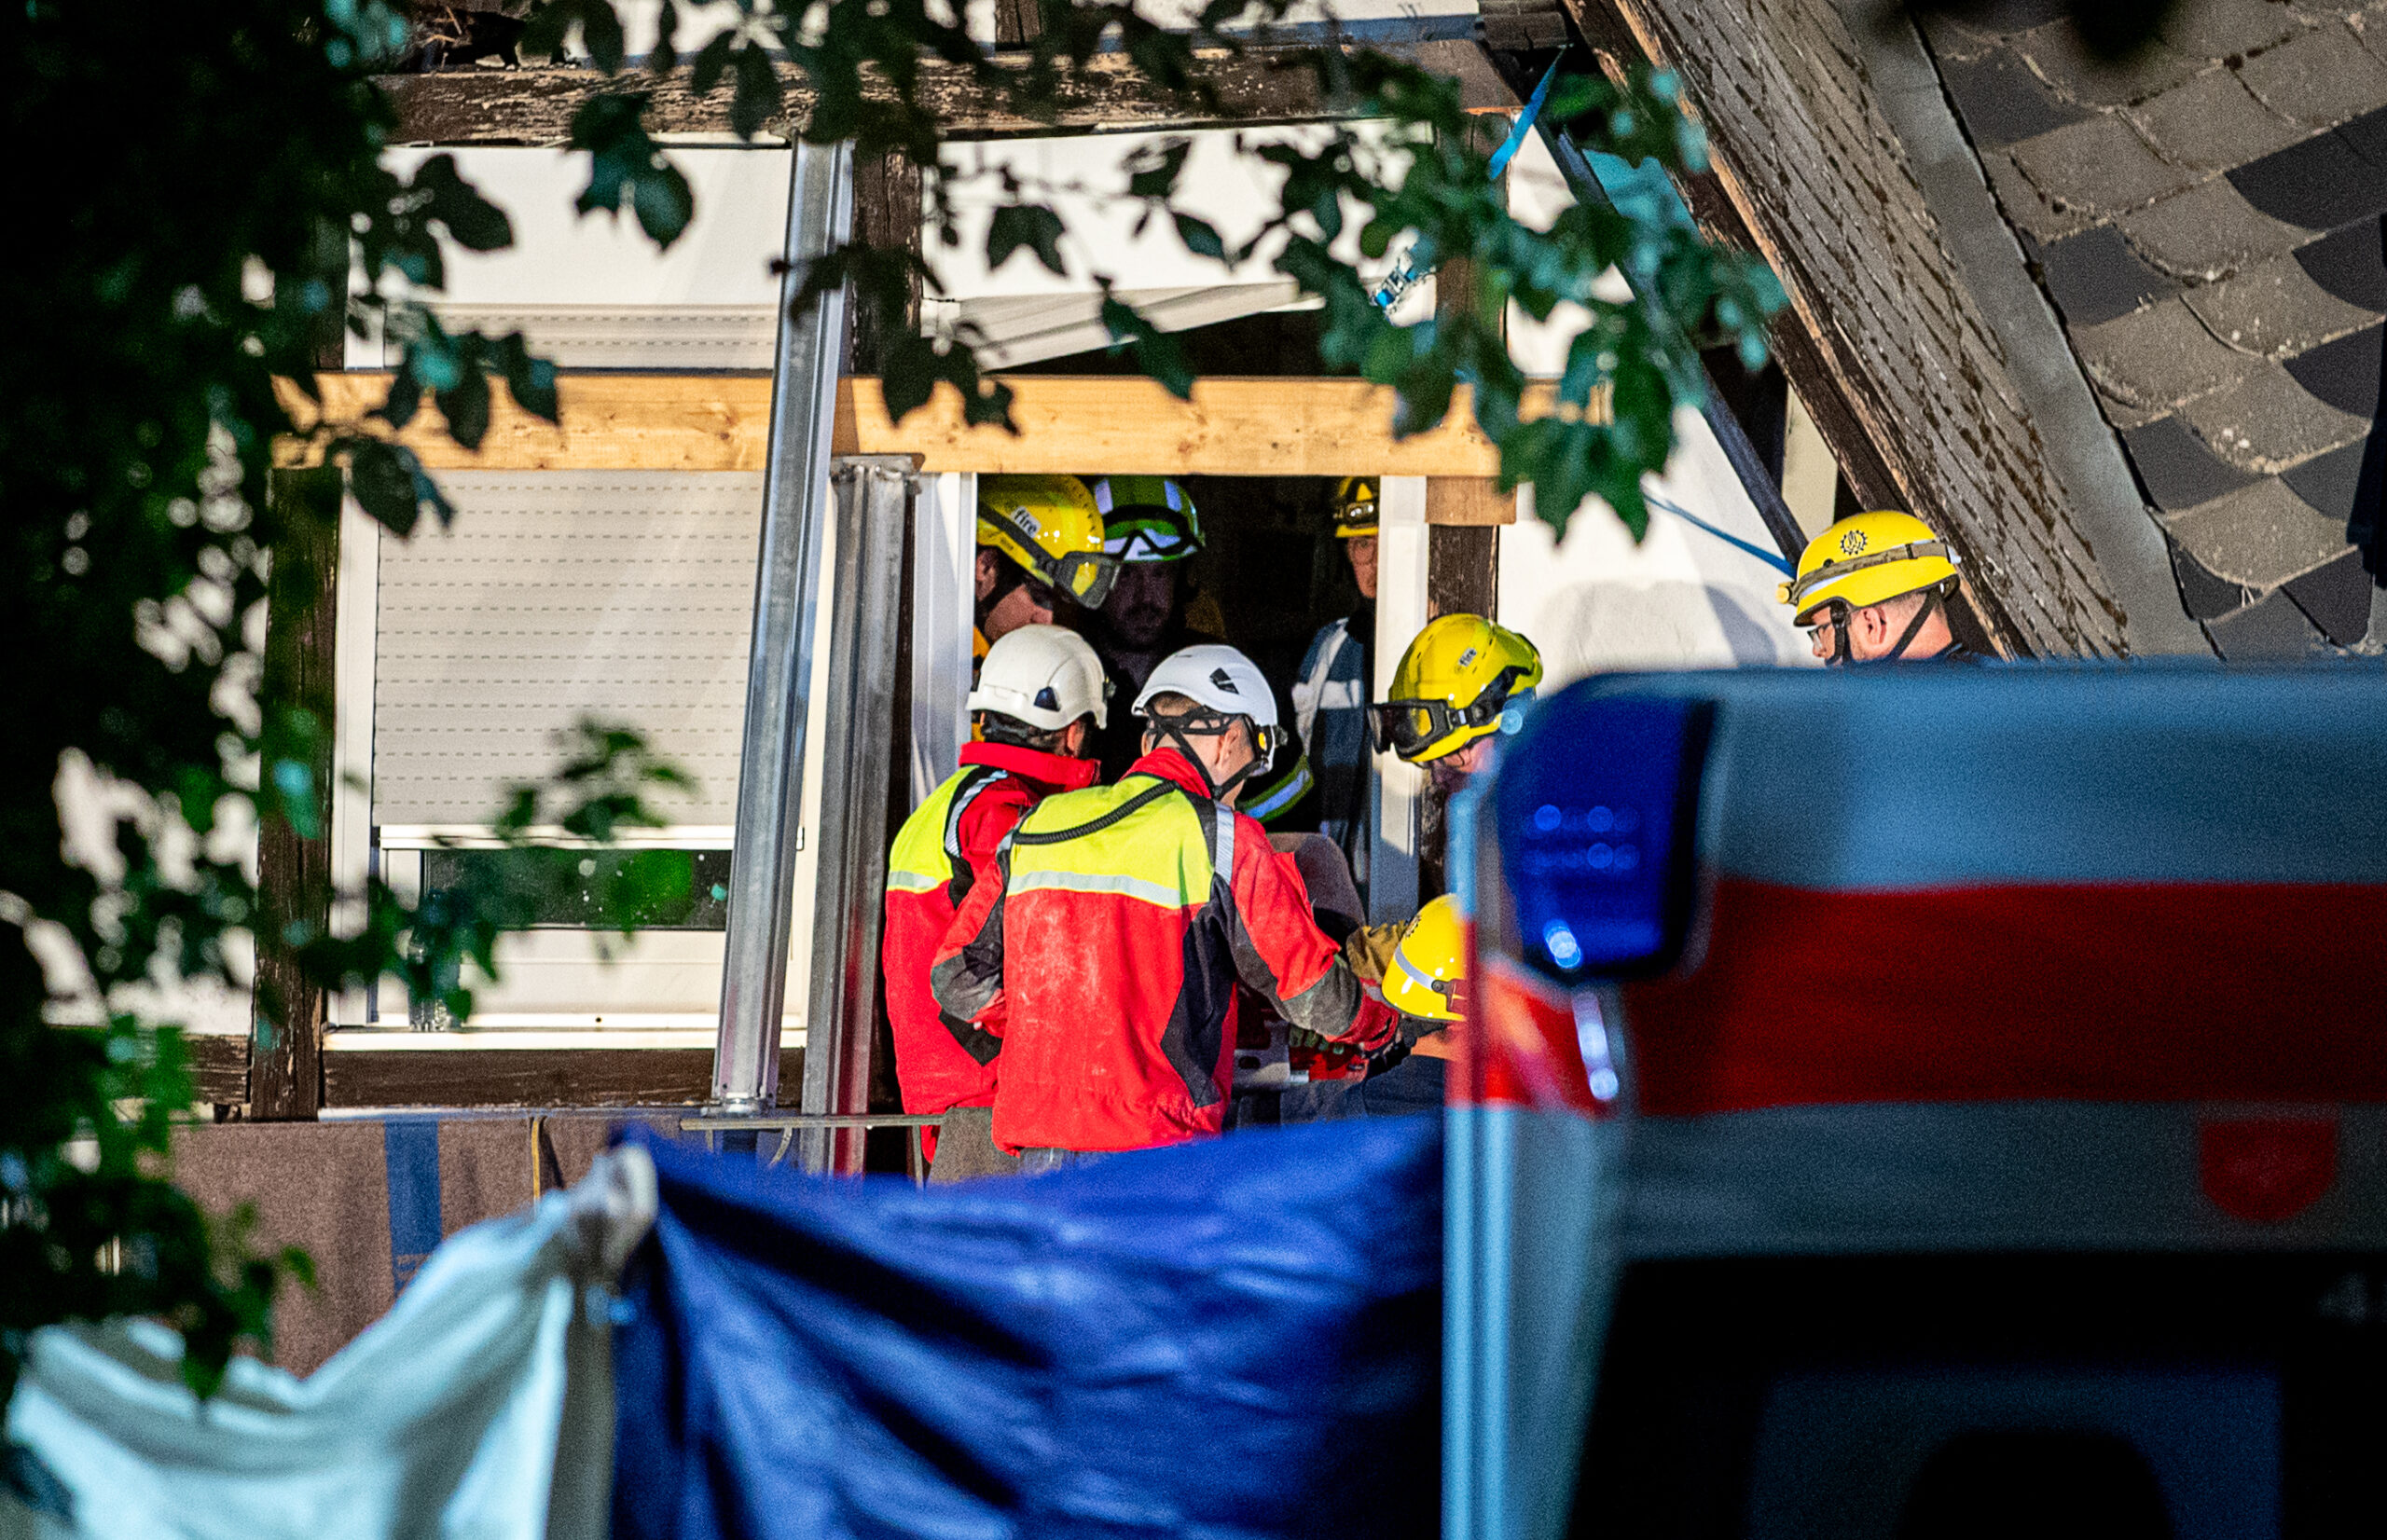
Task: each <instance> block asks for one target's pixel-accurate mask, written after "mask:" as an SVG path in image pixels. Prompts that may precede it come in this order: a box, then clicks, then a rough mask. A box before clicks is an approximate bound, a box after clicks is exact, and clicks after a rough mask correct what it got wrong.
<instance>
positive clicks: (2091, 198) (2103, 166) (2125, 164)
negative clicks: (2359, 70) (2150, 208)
mask: <svg viewBox="0 0 2387 1540" xmlns="http://www.w3.org/2000/svg"><path fill="white" fill-rule="evenodd" d="M2347 153H2348V154H2352V153H2353V152H2352V151H2348V152H2347ZM2014 163H2015V164H2016V165H2018V166H2020V167H2021V168H2022V174H2023V175H2025V176H2027V177H2029V178H2030V179H2031V180H2032V182H2034V183H2035V184H2036V185H2037V186H2038V188H2039V190H2040V191H2041V192H2043V193H2045V194H2047V196H2048V199H2049V204H2050V205H2051V206H2052V205H2060V204H2064V203H2069V204H2071V205H2073V206H2075V207H2077V208H2083V209H2087V210H2089V211H2090V213H2123V212H2124V211H2126V210H2130V209H2135V208H2137V207H2139V206H2140V205H2141V204H2145V203H2152V202H2154V201H2155V200H2156V199H2159V198H2161V197H2163V196H2164V195H2165V194H2166V193H2174V192H2177V191H2179V190H2180V189H2181V188H2182V187H2184V186H2187V184H2188V182H2189V181H2190V180H2191V178H2190V176H2189V174H2188V173H2187V172H2184V171H2182V170H2180V168H2178V167H2176V166H2170V165H2166V164H2164V163H2163V162H2162V161H2160V160H2158V159H2157V158H2155V152H2154V151H2153V150H2150V149H2148V148H2147V147H2146V141H2145V140H2144V139H2141V138H2140V137H2139V136H2138V135H2137V133H2136V132H2135V131H2132V128H2131V126H2130V125H2129V124H2128V123H2126V122H2124V121H2123V120H2122V119H2121V118H2119V117H2110V116H2103V115H2101V116H2099V117H2091V118H2089V119H2087V120H2086V121H2084V122H2079V123H2074V124H2071V125H2069V126H2067V127H2064V128H2061V129H2057V130H2054V131H2051V132H2049V133H2043V134H2040V135H2039V136H2038V137H2037V138H2035V139H2027V140H2024V141H2023V142H2022V143H2021V144H2017V145H2015V146H2014Z"/></svg>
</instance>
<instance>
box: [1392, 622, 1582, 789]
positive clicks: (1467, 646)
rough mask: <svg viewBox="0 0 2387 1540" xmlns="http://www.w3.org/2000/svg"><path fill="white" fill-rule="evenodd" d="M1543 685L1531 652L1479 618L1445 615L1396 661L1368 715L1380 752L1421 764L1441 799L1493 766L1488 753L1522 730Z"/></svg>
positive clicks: (1524, 642) (1529, 645)
mask: <svg viewBox="0 0 2387 1540" xmlns="http://www.w3.org/2000/svg"><path fill="white" fill-rule="evenodd" d="M1540 682H1541V653H1539V652H1538V650H1537V649H1536V648H1535V647H1534V644H1533V643H1532V642H1530V641H1527V640H1526V639H1525V638H1523V637H1521V636H1519V635H1518V634H1517V633H1516V632H1514V631H1511V630H1510V629H1509V628H1508V627H1506V626H1495V625H1494V624H1493V623H1492V622H1490V621H1488V620H1486V619H1484V618H1483V616H1482V615H1444V616H1442V618H1440V619H1439V620H1433V621H1428V623H1427V625H1426V628H1425V629H1424V630H1422V631H1420V632H1418V633H1417V637H1416V639H1415V640H1414V641H1412V642H1410V644H1409V648H1408V651H1406V652H1404V653H1401V654H1400V667H1397V668H1395V669H1394V670H1393V674H1392V698H1391V699H1389V700H1387V701H1384V702H1382V703H1380V704H1378V705H1376V706H1373V707H1371V708H1369V709H1370V713H1371V715H1372V717H1373V726H1374V729H1375V744H1376V747H1377V748H1378V749H1391V750H1392V751H1393V752H1394V753H1396V754H1399V755H1400V757H1401V758H1402V759H1404V760H1407V761H1408V762H1409V763H1412V764H1423V765H1424V766H1425V767H1426V771H1427V773H1428V775H1430V776H1431V777H1433V778H1434V785H1435V787H1436V788H1437V789H1439V790H1440V791H1442V792H1444V793H1446V794H1447V793H1449V792H1452V791H1457V790H1458V789H1459V788H1460V787H1461V786H1464V785H1465V784H1467V778H1468V777H1469V776H1472V775H1474V774H1475V773H1476V772H1477V771H1478V770H1480V769H1482V768H1483V766H1484V765H1486V764H1488V763H1491V759H1492V745H1493V742H1494V740H1495V739H1496V738H1497V737H1498V736H1501V735H1503V734H1509V733H1514V732H1515V731H1516V730H1517V729H1518V728H1519V727H1521V726H1523V725H1524V723H1525V713H1524V708H1525V704H1526V703H1527V702H1528V701H1530V700H1532V699H1533V692H1534V687H1535V686H1536V685H1538V684H1539V683H1540Z"/></svg>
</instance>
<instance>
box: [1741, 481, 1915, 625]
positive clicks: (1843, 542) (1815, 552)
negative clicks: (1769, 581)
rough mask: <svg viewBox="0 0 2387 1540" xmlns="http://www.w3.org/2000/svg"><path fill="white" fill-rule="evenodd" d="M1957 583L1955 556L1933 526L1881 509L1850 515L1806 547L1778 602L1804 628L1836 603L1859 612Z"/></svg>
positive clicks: (1910, 515)
mask: <svg viewBox="0 0 2387 1540" xmlns="http://www.w3.org/2000/svg"><path fill="white" fill-rule="evenodd" d="M1955 579H1956V554H1955V553H1954V552H1953V551H1952V550H1950V549H1949V548H1948V543H1947V542H1946V541H1944V540H1941V539H1940V538H1939V536H1938V535H1935V534H1933V533H1932V532H1931V526H1929V525H1927V524H1925V523H1924V522H1923V520H1921V519H1919V518H1917V517H1915V516H1913V515H1912V514H1901V513H1896V512H1893V511H1891V510H1888V509H1883V510H1881V511H1879V512H1876V513H1870V514H1851V515H1850V516H1848V517H1846V518H1843V519H1842V520H1840V521H1839V522H1838V523H1836V524H1834V525H1833V526H1832V527H1831V528H1830V529H1826V530H1825V531H1824V532H1823V533H1822V534H1819V535H1817V536H1816V537H1815V538H1814V539H1813V540H1811V541H1809V542H1808V543H1807V548H1806V550H1805V551H1804V552H1802V553H1801V555H1800V557H1799V575H1798V576H1797V577H1795V578H1792V579H1791V580H1790V581H1789V582H1787V583H1786V584H1783V585H1782V589H1781V599H1782V602H1783V603H1785V604H1787V605H1789V606H1790V607H1791V608H1792V609H1793V610H1795V611H1796V612H1797V615H1796V617H1795V618H1796V619H1797V621H1798V623H1799V624H1800V625H1801V626H1803V625H1805V624H1807V617H1808V616H1809V615H1812V614H1814V612H1816V611H1818V610H1820V609H1822V608H1823V607H1824V606H1825V605H1827V604H1830V603H1832V602H1833V601H1834V600H1838V601H1839V602H1840V603H1842V604H1845V605H1846V606H1848V608H1850V609H1851V610H1862V609H1864V608H1865V607H1866V606H1867V605H1869V604H1880V603H1882V602H1883V600H1885V599H1893V598H1898V597H1899V596H1900V595H1902V594H1915V593H1921V592H1922V591H1923V590H1925V589H1926V588H1936V587H1938V586H1939V585H1940V584H1953V583H1954V582H1955Z"/></svg>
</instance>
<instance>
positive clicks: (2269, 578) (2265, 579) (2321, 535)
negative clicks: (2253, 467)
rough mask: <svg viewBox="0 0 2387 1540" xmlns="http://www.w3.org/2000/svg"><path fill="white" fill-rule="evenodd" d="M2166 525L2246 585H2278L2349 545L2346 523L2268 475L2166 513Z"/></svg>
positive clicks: (2206, 562)
mask: <svg viewBox="0 0 2387 1540" xmlns="http://www.w3.org/2000/svg"><path fill="white" fill-rule="evenodd" d="M2163 527H2164V528H2165V529H2169V530H2170V531H2171V532H2172V538H2173V539H2174V540H2176V541H2178V542H2179V543H2181V544H2182V545H2184V546H2186V547H2187V549H2188V551H2189V552H2190V554H2192V555H2193V556H2195V557H2196V558H2197V560H2198V561H2199V562H2201V563H2202V564H2203V566H2204V567H2205V569H2206V571H2210V572H2212V573H2213V574H2214V575H2215V576H2216V577H2220V578H2224V579H2227V580H2228V581H2229V582H2231V583H2236V584H2242V585H2243V586H2245V587H2248V588H2254V589H2270V588H2276V587H2278V586H2279V585H2280V584H2283V583H2285V582H2287V581H2288V580H2289V579H2291V578H2295V577H2300V576H2302V575H2303V574H2304V573H2306V572H2309V571H2312V570H2313V569H2314V568H2316V567H2318V566H2320V565H2322V564H2323V563H2324V562H2328V561H2334V560H2336V559H2337V558H2338V557H2339V555H2340V554H2341V553H2343V552H2344V551H2345V549H2346V530H2345V526H2344V525H2343V524H2342V523H2339V521H2338V520H2336V519H2331V518H2324V517H2322V516H2321V515H2320V514H2319V513H2317V512H2316V511H2314V509H2313V508H2312V506H2311V504H2310V503H2308V502H2304V501H2303V500H2302V499H2301V498H2298V497H2297V495H2296V494H2295V493H2293V492H2291V491H2289V490H2288V489H2287V488H2285V487H2283V486H2281V485H2280V483H2279V481H2278V480H2277V479H2276V478H2274V477H2270V476H2266V477H2264V478H2262V479H2261V480H2259V481H2256V482H2252V483H2249V484H2248V485H2246V486H2244V487H2242V488H2239V489H2238V490H2237V491H2234V492H2229V493H2227V494H2225V495H2223V496H2221V497H2218V498H2215V500H2214V501H2212V502H2207V503H2203V504H2201V505H2200V506H2198V507H2194V508H2189V509H2187V510H2184V511H2183V512H2180V513H2175V514H2165V515H2164V516H2163Z"/></svg>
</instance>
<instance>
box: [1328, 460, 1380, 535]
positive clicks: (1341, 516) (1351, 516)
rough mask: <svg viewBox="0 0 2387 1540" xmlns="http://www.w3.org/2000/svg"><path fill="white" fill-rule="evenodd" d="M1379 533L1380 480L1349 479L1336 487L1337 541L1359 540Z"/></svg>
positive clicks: (1335, 517)
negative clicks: (1378, 495) (1377, 525)
mask: <svg viewBox="0 0 2387 1540" xmlns="http://www.w3.org/2000/svg"><path fill="white" fill-rule="evenodd" d="M1375 532H1376V478H1375V477H1373V476H1345V477H1344V478H1343V479H1342V480H1341V481H1339V482H1337V483H1335V485H1334V538H1335V539H1337V540H1357V539H1359V537H1360V536H1361V535H1372V534H1374V533H1375Z"/></svg>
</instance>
